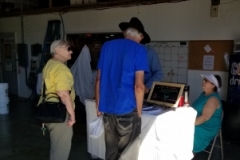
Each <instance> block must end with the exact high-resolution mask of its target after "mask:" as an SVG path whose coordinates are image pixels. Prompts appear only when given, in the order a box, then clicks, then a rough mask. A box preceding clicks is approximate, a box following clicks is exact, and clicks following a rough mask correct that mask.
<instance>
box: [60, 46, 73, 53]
mask: <svg viewBox="0 0 240 160" xmlns="http://www.w3.org/2000/svg"><path fill="white" fill-rule="evenodd" d="M61 48H66V49H67V51H69V52H70V51H71V50H72V49H71V47H65V46H62V47H61Z"/></svg>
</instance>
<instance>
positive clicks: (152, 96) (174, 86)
mask: <svg viewBox="0 0 240 160" xmlns="http://www.w3.org/2000/svg"><path fill="white" fill-rule="evenodd" d="M184 86H185V85H184V84H178V83H167V82H154V83H153V85H152V87H151V90H150V93H149V95H148V98H147V102H149V103H154V104H158V105H161V106H167V107H175V108H176V107H178V103H179V100H180V97H181V95H182V93H183V90H184Z"/></svg>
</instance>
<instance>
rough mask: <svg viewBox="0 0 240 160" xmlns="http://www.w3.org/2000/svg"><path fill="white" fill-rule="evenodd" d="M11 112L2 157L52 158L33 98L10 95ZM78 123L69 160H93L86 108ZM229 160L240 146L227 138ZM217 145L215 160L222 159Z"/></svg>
mask: <svg viewBox="0 0 240 160" xmlns="http://www.w3.org/2000/svg"><path fill="white" fill-rule="evenodd" d="M10 100H11V102H10V105H9V114H6V115H0V160H48V157H49V146H50V144H49V134H48V132H46V135H45V136H43V135H42V132H41V129H40V128H41V126H40V124H38V123H36V122H35V121H34V119H33V114H34V109H33V108H31V104H32V100H25V99H20V98H17V97H10ZM76 113H77V114H78V115H80V116H76V117H77V123H76V124H75V125H74V136H73V139H72V149H71V153H70V156H69V160H91V156H90V154H89V153H88V152H87V138H86V124H85V113H84V109H83V107H81V108H80V109H77V110H76ZM224 154H225V160H240V145H239V144H233V143H230V142H228V141H224ZM220 155H221V154H220V149H218V148H216V149H215V150H214V152H213V156H212V158H211V160H220V159H221V156H220ZM207 156H208V154H207V153H203V152H201V153H199V154H197V155H196V156H195V158H194V160H206V159H207Z"/></svg>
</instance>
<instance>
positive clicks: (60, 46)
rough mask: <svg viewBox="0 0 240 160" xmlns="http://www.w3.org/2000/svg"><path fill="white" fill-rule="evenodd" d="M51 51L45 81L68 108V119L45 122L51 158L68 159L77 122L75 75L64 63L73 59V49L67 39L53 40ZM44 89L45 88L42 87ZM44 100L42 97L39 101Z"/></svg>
mask: <svg viewBox="0 0 240 160" xmlns="http://www.w3.org/2000/svg"><path fill="white" fill-rule="evenodd" d="M50 51H51V54H52V58H51V59H50V60H49V61H48V62H47V64H46V65H45V67H44V68H43V72H42V76H43V77H42V79H43V83H44V82H45V85H46V91H45V94H48V93H56V94H57V95H58V96H59V97H60V98H61V101H62V103H63V104H65V106H66V109H67V116H66V121H65V122H64V123H45V125H46V127H47V129H48V131H49V132H50V140H51V147H50V160H67V159H68V156H69V153H70V149H71V140H72V135H73V128H72V126H73V124H74V123H75V113H74V98H75V91H74V89H73V76H72V74H71V72H70V70H69V69H68V67H67V66H66V65H65V64H64V63H65V62H66V61H67V60H69V59H71V54H72V51H71V50H70V48H69V45H68V42H67V41H65V40H55V41H54V42H52V44H51V47H50ZM42 90H43V89H42ZM41 101H42V97H40V100H39V103H40V102H41Z"/></svg>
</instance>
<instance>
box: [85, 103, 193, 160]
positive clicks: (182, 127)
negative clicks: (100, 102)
mask: <svg viewBox="0 0 240 160" xmlns="http://www.w3.org/2000/svg"><path fill="white" fill-rule="evenodd" d="M85 105H86V114H87V124H88V123H89V122H90V121H91V120H93V119H95V118H97V115H96V108H95V106H96V105H95V101H94V100H86V101H85ZM196 114H197V113H196V111H195V110H194V109H192V108H191V107H181V108H177V109H176V110H175V111H173V110H172V111H167V112H164V113H162V114H160V115H158V116H154V115H148V114H143V115H142V133H141V139H142V142H141V146H140V149H139V156H138V160H191V159H192V158H193V154H192V149H193V138H194V122H195V118H196ZM88 133H89V131H88V127H87V135H88ZM87 139H88V152H89V153H90V154H91V155H92V156H96V157H99V158H101V159H105V141H104V134H103V135H102V136H101V137H99V138H97V139H95V138H91V137H89V136H88V137H87Z"/></svg>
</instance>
